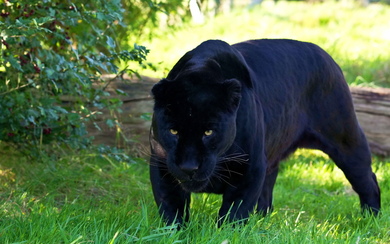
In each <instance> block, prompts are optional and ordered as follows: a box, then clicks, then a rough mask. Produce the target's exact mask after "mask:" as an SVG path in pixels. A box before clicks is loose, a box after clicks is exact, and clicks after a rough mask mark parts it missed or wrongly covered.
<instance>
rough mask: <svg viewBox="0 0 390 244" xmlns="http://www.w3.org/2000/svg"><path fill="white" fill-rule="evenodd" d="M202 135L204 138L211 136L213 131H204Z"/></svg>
mask: <svg viewBox="0 0 390 244" xmlns="http://www.w3.org/2000/svg"><path fill="white" fill-rule="evenodd" d="M204 134H205V136H211V135H212V134H213V130H206V131H205V132H204Z"/></svg>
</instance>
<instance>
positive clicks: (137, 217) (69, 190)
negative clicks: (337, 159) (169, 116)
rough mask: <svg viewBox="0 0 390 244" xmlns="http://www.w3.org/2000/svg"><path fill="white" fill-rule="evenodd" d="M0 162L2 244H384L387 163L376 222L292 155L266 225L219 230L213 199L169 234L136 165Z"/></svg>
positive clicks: (324, 161) (72, 160) (325, 166)
mask: <svg viewBox="0 0 390 244" xmlns="http://www.w3.org/2000/svg"><path fill="white" fill-rule="evenodd" d="M2 155H3V156H2V157H1V158H0V243H218V244H221V243H237V244H238V243H389V242H390V209H389V202H390V193H389V190H390V189H389V186H390V182H389V181H390V160H383V159H379V158H375V159H374V169H375V171H376V173H377V175H378V179H379V183H380V185H381V187H382V197H383V198H382V199H383V200H382V204H383V211H382V214H381V216H379V217H378V218H372V217H363V216H362V215H361V214H360V210H359V204H358V198H357V196H356V195H355V193H353V191H352V190H351V187H350V186H349V184H348V183H347V181H346V180H345V178H344V176H343V174H342V173H341V171H340V170H339V169H338V168H337V167H335V166H334V165H333V163H331V162H330V161H329V159H328V158H327V157H325V156H323V155H322V154H319V153H316V152H314V153H313V152H311V151H298V152H297V153H295V154H294V155H293V156H292V157H291V158H290V159H289V160H287V162H285V163H284V164H283V165H282V168H281V172H280V175H279V178H278V181H277V184H276V187H275V199H274V204H275V211H274V212H273V213H272V214H271V215H270V216H268V217H266V218H261V217H260V216H257V215H253V216H252V217H251V218H250V220H249V223H248V224H247V225H245V226H236V227H232V226H230V225H226V226H223V227H222V228H217V227H216V222H215V221H216V218H217V213H218V208H219V206H220V204H221V197H220V196H217V195H208V194H194V195H193V202H192V206H191V213H192V216H191V221H190V223H189V225H188V227H187V228H184V229H182V230H180V231H177V230H175V229H172V228H171V227H166V226H165V225H164V223H162V222H161V219H160V218H159V216H158V213H157V208H156V206H155V204H154V200H153V198H152V193H151V187H150V184H149V180H148V167H147V163H146V162H145V160H143V159H135V161H134V163H132V164H127V163H123V162H115V161H110V160H108V159H107V158H104V157H101V156H99V155H97V154H92V153H81V154H78V155H77V154H76V152H73V153H71V154H70V156H68V157H67V158H64V159H62V160H60V161H56V162H54V161H51V160H49V159H45V160H44V161H43V162H41V163H38V162H30V161H29V160H28V159H26V158H24V157H22V156H21V155H18V154H12V153H11V152H10V151H4V150H2ZM224 241H227V242H224Z"/></svg>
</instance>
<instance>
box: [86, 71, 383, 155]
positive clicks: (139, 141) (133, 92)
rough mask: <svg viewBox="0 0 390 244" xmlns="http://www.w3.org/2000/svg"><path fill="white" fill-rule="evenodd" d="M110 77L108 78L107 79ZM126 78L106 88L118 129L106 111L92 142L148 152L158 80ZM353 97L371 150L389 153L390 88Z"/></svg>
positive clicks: (357, 92) (357, 89)
mask: <svg viewBox="0 0 390 244" xmlns="http://www.w3.org/2000/svg"><path fill="white" fill-rule="evenodd" d="M109 78H111V79H112V77H107V79H109ZM124 79H125V81H123V80H120V79H115V80H113V81H112V82H110V84H109V86H108V87H107V91H108V92H110V93H111V94H112V96H116V97H119V98H120V99H121V100H122V102H123V105H122V110H123V112H122V113H115V115H114V116H115V118H116V119H117V120H118V121H119V122H120V123H121V127H120V129H118V128H109V127H108V126H107V125H106V124H105V120H106V119H107V118H109V116H111V115H110V114H109V113H107V114H103V115H102V116H100V118H99V120H98V121H95V123H96V124H97V125H98V126H99V127H100V128H101V130H98V129H97V128H96V127H95V126H94V125H93V124H91V125H89V126H88V131H89V133H90V135H92V136H94V137H95V139H94V143H96V144H107V145H113V146H117V147H129V146H130V147H136V148H138V149H141V150H142V151H143V152H147V151H148V150H149V149H148V140H149V136H148V135H149V127H150V120H147V119H145V118H143V117H147V116H144V115H145V114H146V115H151V113H152V109H153V101H152V97H151V96H150V89H151V88H152V86H153V85H154V84H155V83H156V82H157V81H158V79H154V78H150V77H142V79H139V78H137V77H125V78H124ZM115 89H120V90H122V91H124V92H126V93H127V94H128V96H117V95H115ZM350 90H351V94H352V99H353V102H354V106H355V111H356V115H357V117H358V120H359V123H360V125H361V127H362V128H363V130H364V132H365V134H366V136H367V139H368V142H369V145H370V148H371V151H372V152H373V153H374V154H376V155H380V156H390V89H386V88H365V87H351V88H350Z"/></svg>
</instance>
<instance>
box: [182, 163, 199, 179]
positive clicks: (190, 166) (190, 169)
mask: <svg viewBox="0 0 390 244" xmlns="http://www.w3.org/2000/svg"><path fill="white" fill-rule="evenodd" d="M180 169H181V171H183V172H184V173H185V174H187V175H188V176H190V177H192V176H194V174H195V173H196V171H198V169H199V166H198V164H196V163H184V164H182V165H180Z"/></svg>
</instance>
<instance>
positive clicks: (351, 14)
mask: <svg viewBox="0 0 390 244" xmlns="http://www.w3.org/2000/svg"><path fill="white" fill-rule="evenodd" d="M389 16H390V6H389V5H381V4H370V5H369V6H368V7H366V8H363V7H359V6H357V5H355V4H353V3H346V2H343V3H333V2H325V3H322V4H318V3H317V4H307V3H304V2H283V1H281V2H278V3H277V4H274V3H273V2H270V1H265V2H264V3H263V4H262V5H260V6H258V7H256V8H254V9H238V10H236V11H234V12H232V13H231V14H227V15H222V16H218V17H216V18H214V19H209V20H208V21H207V22H206V24H205V25H201V26H199V25H198V26H196V25H184V26H182V27H181V28H180V30H178V31H172V30H167V31H165V32H164V31H159V32H156V33H155V38H153V39H152V41H144V42H142V43H143V44H145V45H146V46H147V47H148V48H149V49H150V50H151V53H150V55H149V61H151V62H153V63H156V64H158V67H159V69H158V72H156V73H152V72H149V73H148V74H149V75H151V76H157V77H164V76H165V75H166V74H167V72H168V71H169V70H170V69H171V68H172V66H173V65H174V64H175V63H176V62H177V61H178V59H179V58H180V57H181V56H182V55H184V53H185V52H187V51H189V50H191V49H193V48H194V47H195V46H197V45H198V44H200V43H201V42H202V41H205V40H207V39H222V40H225V41H227V42H228V43H231V44H233V43H236V42H240V41H244V40H247V39H258V38H289V39H297V40H301V41H308V42H313V43H316V44H317V45H319V46H321V47H322V48H324V49H325V50H326V51H327V52H329V53H330V54H331V55H332V56H333V58H334V59H335V60H336V62H337V63H338V64H339V65H340V66H341V67H342V69H343V71H344V74H345V76H346V79H347V81H348V83H350V84H353V85H365V86H384V87H390V61H389V60H390V52H388V51H385V50H388V48H389V43H390V31H389V26H390V18H389Z"/></svg>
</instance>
